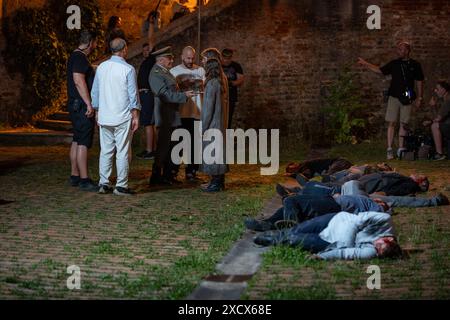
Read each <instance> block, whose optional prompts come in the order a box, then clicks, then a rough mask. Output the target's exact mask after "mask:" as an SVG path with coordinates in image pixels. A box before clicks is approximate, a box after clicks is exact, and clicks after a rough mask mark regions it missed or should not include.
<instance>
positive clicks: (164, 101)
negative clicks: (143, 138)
mask: <svg viewBox="0 0 450 320" xmlns="http://www.w3.org/2000/svg"><path fill="white" fill-rule="evenodd" d="M152 55H154V56H155V57H156V64H155V65H154V66H153V68H152V71H151V72H150V79H149V81H150V87H151V89H152V92H153V95H154V96H155V111H154V112H155V113H154V116H155V126H156V128H157V130H158V139H157V146H156V156H155V162H154V164H153V168H152V176H151V178H150V184H166V185H171V184H173V183H174V182H175V179H174V176H173V171H174V168H175V165H174V164H173V162H172V159H171V157H170V154H171V151H172V147H173V143H172V141H171V136H172V132H173V130H174V129H175V128H177V127H179V126H181V119H180V114H179V112H178V108H179V104H180V103H186V101H187V99H188V98H190V97H193V96H194V93H193V92H192V91H187V92H179V91H178V88H177V84H176V81H175V78H174V76H173V75H172V74H171V73H170V72H169V70H170V68H172V65H173V54H172V49H171V47H165V48H163V49H161V50H158V51H155V52H153V53H152ZM161 170H162V174H161Z"/></svg>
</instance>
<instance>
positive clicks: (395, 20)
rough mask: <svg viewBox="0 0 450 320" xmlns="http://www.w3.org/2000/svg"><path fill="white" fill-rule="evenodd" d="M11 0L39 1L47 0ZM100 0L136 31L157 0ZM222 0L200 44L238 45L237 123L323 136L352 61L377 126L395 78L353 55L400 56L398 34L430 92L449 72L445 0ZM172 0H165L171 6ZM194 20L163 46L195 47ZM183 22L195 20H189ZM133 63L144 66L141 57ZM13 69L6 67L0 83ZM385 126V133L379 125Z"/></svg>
mask: <svg viewBox="0 0 450 320" xmlns="http://www.w3.org/2000/svg"><path fill="white" fill-rule="evenodd" d="M5 1H7V0H3V3H5ZM9 2H10V3H16V4H19V3H20V4H25V3H26V4H30V3H32V4H35V5H39V4H41V3H43V2H45V1H44V0H42V1H38V0H36V1H25V0H23V1H17V0H14V1H9ZM99 2H100V4H101V11H102V13H103V16H104V17H105V24H106V20H107V18H108V17H109V16H111V15H113V14H115V15H119V16H121V17H122V19H123V24H124V29H125V31H126V33H127V34H129V35H131V36H132V37H133V38H135V39H137V38H139V35H140V25H141V23H142V20H143V19H144V18H145V16H146V15H147V13H148V11H149V10H151V9H152V8H153V6H154V2H157V1H137V0H99ZM222 3H223V7H224V8H225V9H220V10H217V14H216V15H207V14H205V15H206V17H205V18H204V19H203V21H202V32H201V48H207V47H217V48H219V49H222V48H224V47H231V48H234V49H236V50H237V51H236V56H235V59H236V60H237V61H239V62H240V63H241V64H242V66H243V68H244V72H245V75H246V81H245V84H244V86H243V87H242V89H241V92H240V104H239V108H238V110H237V114H236V120H237V125H238V126H240V127H244V128H248V127H253V128H280V129H281V134H282V135H292V134H296V135H299V136H301V137H303V138H305V139H311V138H317V137H318V136H320V133H321V132H322V131H323V129H324V126H326V123H323V121H322V120H321V117H320V115H321V106H322V104H323V101H322V100H323V93H324V92H325V91H326V90H325V88H326V86H327V85H328V84H329V83H330V81H332V80H334V79H335V78H336V74H337V72H338V70H339V69H340V68H341V67H342V66H344V65H345V64H352V65H353V67H354V70H355V71H357V73H358V79H356V80H357V82H358V85H359V86H360V88H361V92H362V93H363V96H364V99H365V104H366V105H367V110H369V111H371V112H373V113H374V115H375V118H376V119H378V120H377V121H376V122H375V123H374V127H377V126H380V125H381V126H382V125H383V121H382V115H383V113H384V110H385V106H384V104H383V99H382V92H383V90H385V89H386V88H387V87H388V85H389V79H388V78H384V77H381V76H379V75H376V74H373V73H371V72H369V71H362V70H361V69H360V68H359V67H358V66H356V63H355V62H356V60H357V58H358V57H359V56H361V57H364V58H366V59H367V60H368V61H370V62H372V63H376V64H383V63H386V62H388V61H389V60H391V59H393V58H395V57H396V52H395V43H396V41H397V40H398V39H400V38H408V39H410V40H411V41H412V43H413V51H412V57H413V58H415V59H417V60H419V61H420V62H421V63H422V65H423V68H424V71H425V76H426V87H425V88H426V96H425V99H426V100H428V98H429V96H430V92H431V90H432V87H433V86H434V83H435V81H436V79H439V78H449V77H450V59H449V58H448V57H449V53H450V34H449V30H450V2H449V1H447V0H430V1H425V0H415V1H409V0H340V1H332V0H322V1H315V0H238V1H235V0H212V1H211V5H208V8H211V7H213V5H219V6H220V5H221V4H222ZM225 4H226V5H225ZM230 4H231V6H230ZM373 4H376V5H379V6H380V7H381V10H382V23H381V30H368V29H367V27H366V19H367V17H368V16H369V14H367V13H366V10H367V7H368V6H369V5H373ZM168 5H170V4H169V2H168V1H167V0H162V6H166V7H165V8H166V9H164V10H168V9H167V8H168V7H167V6H168ZM226 6H229V7H228V8H226ZM208 8H205V12H206V11H207V10H208ZM164 10H163V11H164ZM166 15H167V16H168V13H167V14H166ZM166 19H167V18H166ZM195 20H196V16H195V15H192V16H190V17H184V18H182V19H180V20H179V21H176V22H174V23H173V25H174V26H175V27H173V28H171V26H170V25H169V26H168V28H167V29H166V30H167V33H166V34H160V35H159V37H160V39H163V40H162V42H161V43H160V44H159V45H160V46H162V45H166V44H171V45H173V46H174V51H175V53H176V54H177V55H179V53H180V52H181V49H182V48H183V47H184V46H185V45H194V46H195V47H197V23H196V21H195ZM184 24H186V25H187V26H188V27H185V28H183V25H184ZM136 44H137V43H136ZM136 47H137V46H136ZM133 63H134V64H135V65H136V66H138V65H139V63H140V59H139V58H135V59H133ZM176 63H179V59H178V58H177V61H176ZM0 68H2V66H0ZM0 71H3V69H2V70H0ZM5 78H7V79H6V82H5ZM9 78H10V77H9V76H8V75H6V74H5V73H4V72H1V76H0V81H1V87H2V88H4V87H5V85H4V84H5V83H8V82H9V81H10V79H9ZM8 87H9V88H11V87H10V86H8ZM8 90H10V89H8ZM0 109H1V108H0ZM378 131H379V132H381V133H383V130H382V129H381V128H380V130H378Z"/></svg>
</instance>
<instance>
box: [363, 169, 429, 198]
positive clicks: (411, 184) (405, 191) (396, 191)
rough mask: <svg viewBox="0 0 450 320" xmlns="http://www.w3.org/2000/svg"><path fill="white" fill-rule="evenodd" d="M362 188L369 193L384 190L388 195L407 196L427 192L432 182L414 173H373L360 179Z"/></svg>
mask: <svg viewBox="0 0 450 320" xmlns="http://www.w3.org/2000/svg"><path fill="white" fill-rule="evenodd" d="M358 181H359V182H360V184H361V187H362V189H363V190H364V191H365V192H367V193H368V194H372V193H374V192H384V193H385V194H386V195H387V196H407V195H411V194H415V193H417V192H426V191H427V190H428V187H429V186H430V183H429V181H428V179H427V177H425V176H423V175H414V174H412V175H411V176H409V177H406V176H403V175H401V174H399V173H393V172H391V173H384V172H379V173H372V174H368V175H365V176H362V177H361V178H359V179H358Z"/></svg>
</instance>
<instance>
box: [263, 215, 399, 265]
mask: <svg viewBox="0 0 450 320" xmlns="http://www.w3.org/2000/svg"><path fill="white" fill-rule="evenodd" d="M254 243H256V244H258V245H261V246H271V245H289V246H291V247H301V248H302V249H304V250H306V251H309V252H311V253H313V254H315V255H314V257H315V258H318V259H324V260H333V259H343V260H358V259H372V258H377V257H378V258H388V257H392V258H394V257H400V256H401V254H402V250H401V248H400V246H399V244H398V243H397V241H396V233H395V230H394V226H393V224H392V218H391V216H390V215H389V214H387V213H384V212H373V211H368V212H360V213H358V214H353V213H348V212H344V211H343V212H339V213H330V214H326V215H322V216H319V217H316V218H313V219H311V220H308V221H305V222H302V223H299V224H297V225H295V226H294V227H292V228H289V229H283V230H277V231H266V232H264V233H262V234H260V235H258V236H256V237H255V238H254Z"/></svg>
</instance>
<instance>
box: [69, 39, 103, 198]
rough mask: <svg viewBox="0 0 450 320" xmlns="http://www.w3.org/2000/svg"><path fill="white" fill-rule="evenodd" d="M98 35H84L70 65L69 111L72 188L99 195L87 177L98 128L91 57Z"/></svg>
mask: <svg viewBox="0 0 450 320" xmlns="http://www.w3.org/2000/svg"><path fill="white" fill-rule="evenodd" d="M96 46H97V40H96V35H95V34H93V33H91V32H89V31H87V30H83V31H81V35H80V44H79V46H78V48H77V49H76V50H75V51H73V52H72V54H71V55H70V57H69V60H68V62H67V97H68V103H67V108H68V111H69V116H70V120H71V122H72V128H73V142H72V145H71V148H70V162H71V167H72V172H71V176H70V180H69V182H70V184H71V185H72V186H74V187H76V186H79V187H80V189H81V190H84V191H95V192H97V191H98V186H97V185H96V184H94V183H93V182H92V180H91V179H90V178H89V176H88V163H87V159H88V155H87V153H88V149H89V148H91V147H92V140H93V136H94V128H95V111H94V108H93V107H92V103H91V95H90V92H91V89H92V83H93V81H94V76H95V74H94V68H93V67H92V65H91V64H90V62H89V60H88V55H89V54H90V53H91V52H92V51H93V50H94V49H95V48H96Z"/></svg>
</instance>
